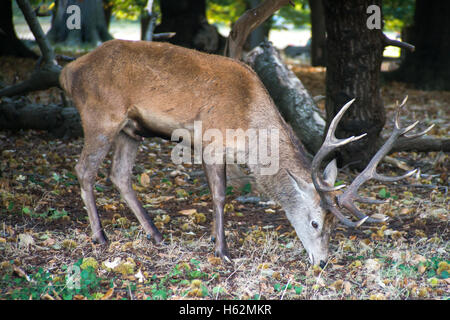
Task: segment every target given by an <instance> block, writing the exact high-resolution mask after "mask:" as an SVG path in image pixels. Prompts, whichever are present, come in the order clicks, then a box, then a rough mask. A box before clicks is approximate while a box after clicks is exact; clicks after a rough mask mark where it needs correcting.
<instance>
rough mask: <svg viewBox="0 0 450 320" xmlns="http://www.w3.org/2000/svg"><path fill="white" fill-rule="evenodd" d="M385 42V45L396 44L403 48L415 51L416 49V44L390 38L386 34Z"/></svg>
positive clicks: (395, 45)
mask: <svg viewBox="0 0 450 320" xmlns="http://www.w3.org/2000/svg"><path fill="white" fill-rule="evenodd" d="M383 35H384V37H383V42H384V46H385V47H387V46H394V47H399V48H402V49H407V50H410V51H414V50H415V49H416V47H415V46H413V45H412V44H409V43H407V42H403V41H398V40H393V39H389V38H388V37H387V36H386V35H385V34H383Z"/></svg>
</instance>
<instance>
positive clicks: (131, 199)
mask: <svg viewBox="0 0 450 320" xmlns="http://www.w3.org/2000/svg"><path fill="white" fill-rule="evenodd" d="M138 146H139V141H137V140H136V139H134V138H131V137H130V136H128V135H127V134H125V133H123V132H120V133H119V134H118V135H117V137H116V139H115V141H114V149H115V150H114V156H113V164H112V168H111V174H110V179H111V181H112V182H113V183H114V185H115V186H116V187H117V189H119V191H120V194H121V196H122V198H123V199H124V200H125V202H126V203H127V205H128V207H129V208H130V209H131V211H133V213H134V214H135V215H136V218H137V219H138V220H139V222H140V224H141V225H142V227H143V228H144V230H145V232H146V233H147V235H148V236H151V237H153V238H154V239H155V241H156V243H159V242H161V241H162V235H161V233H160V232H159V230H158V229H157V228H156V226H155V225H154V224H153V221H152V219H151V218H150V217H149V215H148V213H147V211H146V210H145V209H144V208H143V207H142V205H141V203H140V202H139V200H138V199H137V197H136V193H135V192H134V190H133V188H132V186H131V170H132V169H133V166H134V161H135V159H136V153H137V149H138Z"/></svg>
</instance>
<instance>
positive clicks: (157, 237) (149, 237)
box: [147, 231, 163, 244]
mask: <svg viewBox="0 0 450 320" xmlns="http://www.w3.org/2000/svg"><path fill="white" fill-rule="evenodd" d="M152 238H153V239H154V240H155V243H156V244H160V243H161V242H162V241H163V236H162V234H161V233H160V232H159V231H158V232H156V233H155V234H153V235H151V234H147V240H152Z"/></svg>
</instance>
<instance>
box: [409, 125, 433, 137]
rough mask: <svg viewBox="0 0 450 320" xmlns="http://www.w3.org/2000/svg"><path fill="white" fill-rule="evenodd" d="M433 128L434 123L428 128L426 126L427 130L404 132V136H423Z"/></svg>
mask: <svg viewBox="0 0 450 320" xmlns="http://www.w3.org/2000/svg"><path fill="white" fill-rule="evenodd" d="M433 128H434V123H433V124H432V125H431V126H429V127H428V128H426V129H425V130H423V131H421V132H418V133H414V134H404V135H403V136H404V137H405V138H408V139H414V138H418V137H420V136H423V135H424V134H427V133H428V132H429V131H430V130H431V129H433Z"/></svg>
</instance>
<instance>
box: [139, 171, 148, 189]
mask: <svg viewBox="0 0 450 320" xmlns="http://www.w3.org/2000/svg"><path fill="white" fill-rule="evenodd" d="M139 182H140V183H141V186H143V187H148V186H149V185H150V177H149V176H148V174H146V173H145V172H144V173H142V174H141V176H140V179H139Z"/></svg>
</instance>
